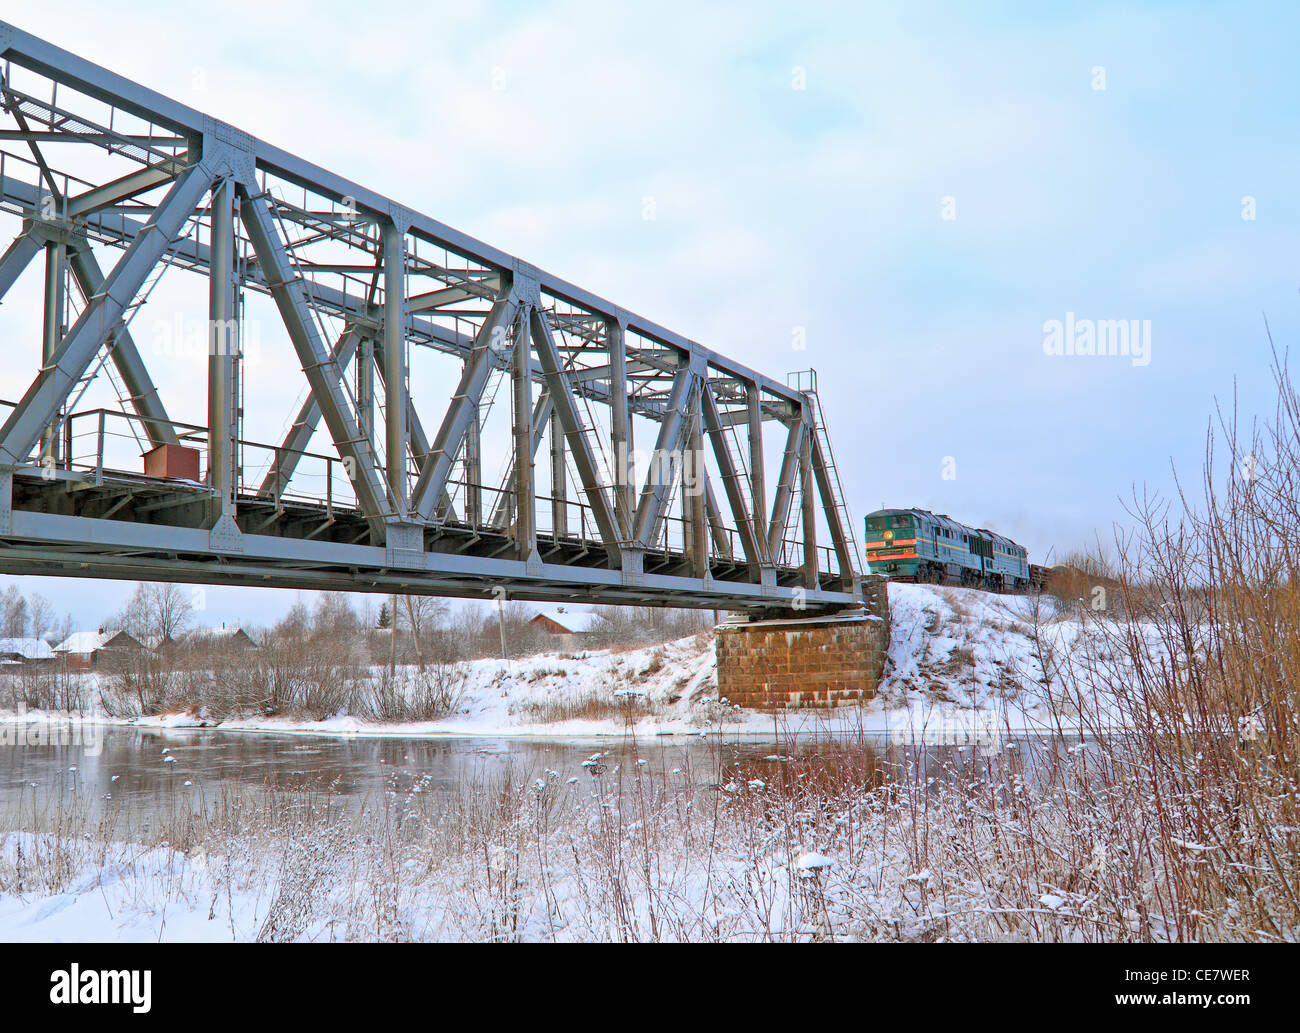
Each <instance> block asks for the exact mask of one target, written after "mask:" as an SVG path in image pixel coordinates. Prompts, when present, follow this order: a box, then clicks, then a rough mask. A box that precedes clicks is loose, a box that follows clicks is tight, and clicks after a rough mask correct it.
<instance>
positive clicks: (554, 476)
mask: <svg viewBox="0 0 1300 1033" xmlns="http://www.w3.org/2000/svg"><path fill="white" fill-rule="evenodd" d="M550 423H551V532H552V533H553V534H554V535H555V536H556V537H557V538H558V537H560V536H561V535H565V534H568V533H569V500H568V497H567V491H566V483H565V481H566V475H565V470H564V424H563V423H562V422H561V421H560V414H559V413H558V412H556V411H555V409H554V408H552V410H551V420H550Z"/></svg>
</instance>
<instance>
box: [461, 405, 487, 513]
mask: <svg viewBox="0 0 1300 1033" xmlns="http://www.w3.org/2000/svg"><path fill="white" fill-rule="evenodd" d="M482 438H483V422H482V415H481V414H480V412H479V409H478V406H475V407H474V411H473V412H472V413H471V414H470V418H469V425H468V426H467V427H466V428H465V519H466V520H467V521H469V523H470V524H471V525H473V526H474V527H478V526H479V524H481V523H482V522H483V440H482Z"/></svg>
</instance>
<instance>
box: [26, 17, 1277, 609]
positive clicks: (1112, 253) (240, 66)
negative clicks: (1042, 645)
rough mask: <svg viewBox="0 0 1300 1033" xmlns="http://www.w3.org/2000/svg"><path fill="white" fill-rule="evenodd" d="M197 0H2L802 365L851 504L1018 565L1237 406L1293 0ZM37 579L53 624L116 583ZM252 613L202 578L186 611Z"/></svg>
mask: <svg viewBox="0 0 1300 1033" xmlns="http://www.w3.org/2000/svg"><path fill="white" fill-rule="evenodd" d="M224 10H225V11H226V12H227V14H226V15H225V16H224V18H223V19H222V20H217V19H216V18H215V17H214V15H213V14H212V9H211V8H193V9H192V8H190V7H189V6H187V5H180V4H131V3H117V4H113V5H105V4H100V3H85V4H78V3H67V4H51V3H49V2H44V0H43V2H39V3H36V2H27V0H11V2H10V3H9V4H7V5H6V12H5V17H6V18H7V19H8V20H10V21H12V22H13V23H15V24H17V25H19V26H20V27H22V28H24V29H26V30H28V31H30V32H34V33H36V34H38V35H42V36H45V37H47V38H49V39H51V40H53V41H54V42H56V43H59V44H60V45H62V46H64V47H66V48H68V49H70V50H73V51H75V52H78V53H80V54H82V55H84V56H86V57H89V58H91V59H92V60H95V61H97V62H99V63H101V64H104V65H106V66H108V67H110V68H112V69H114V70H116V71H119V72H121V73H123V74H125V75H128V76H130V77H131V78H134V79H137V80H138V81H140V82H142V83H144V84H146V85H148V86H151V87H153V88H155V89H158V90H160V91H162V92H164V93H168V94H171V95H173V96H175V97H177V98H178V99H180V100H183V101H185V102H186V103H189V104H191V105H193V106H195V107H198V108H201V109H203V110H206V111H209V112H211V113H212V114H215V115H217V116H219V117H221V118H223V119H225V120H227V121H230V122H233V123H235V124H237V125H239V126H241V127H243V128H245V129H247V130H249V131H251V132H253V133H256V134H257V135H259V136H262V137H265V138H267V139H269V140H272V141H274V142H275V143H277V144H279V145H281V146H283V147H286V148H287V149H289V150H292V151H295V152H296V153H298V154H300V155H302V156H304V157H307V158H309V159H311V160H313V161H316V162H317V163H319V164H322V165H326V166H330V167H332V168H334V169H337V170H338V171H340V172H343V173H345V174H347V175H349V176H350V177H351V178H353V179H356V180H359V181H361V182H364V183H366V184H367V185H369V186H372V187H374V188H375V189H378V190H381V191H383V192H385V193H387V194H389V195H390V196H392V197H394V198H396V199H398V200H400V201H402V202H404V203H406V204H408V205H411V206H412V207H416V208H419V209H422V210H423V211H425V212H427V213H428V214H430V215H432V216H434V217H436V218H439V219H442V220H443V221H446V222H448V223H450V224H452V225H454V226H456V227H458V228H461V229H463V230H466V231H467V232H470V233H472V234H474V235H476V236H478V237H480V238H482V239H485V240H487V241H489V242H491V243H493V244H496V245H498V246H501V247H503V248H506V249H508V250H511V251H513V252H515V253H517V254H520V255H521V256H522V257H525V258H527V259H528V260H530V261H533V262H535V263H537V264H539V265H542V266H544V267H546V268H548V269H550V270H552V271H554V272H556V273H557V274H560V275H562V276H565V277H567V278H569V279H571V280H574V281H576V282H579V283H582V284H583V285H585V286H587V287H589V288H591V289H592V290H594V291H596V292H598V293H600V294H602V295H604V296H605V297H607V298H610V299H612V300H614V301H617V302H618V303H620V304H622V305H624V306H625V307H628V308H631V309H634V310H637V311H639V312H641V313H643V314H644V315H646V316H648V317H651V318H653V319H655V320H657V321H659V322H661V323H663V324H665V325H668V326H671V327H673V328H675V329H677V330H678V331H680V332H682V333H684V334H686V335H688V336H690V337H693V338H695V339H698V340H700V341H702V342H704V343H705V344H707V345H709V346H710V347H713V348H716V349H718V350H720V351H723V352H726V353H729V354H732V355H734V356H736V357H737V358H739V359H741V360H743V361H745V362H747V363H748V364H750V365H752V366H754V367H756V368H758V369H762V370H764V371H765V372H768V373H771V374H774V375H778V376H779V375H782V374H784V373H785V372H786V371H788V370H791V369H797V368H802V367H806V366H808V365H812V366H815V367H816V368H818V370H819V371H820V374H821V385H822V393H823V403H824V406H825V409H826V414H827V418H828V421H829V425H830V431H831V435H832V440H833V441H834V443H835V445H836V448H837V452H838V456H839V460H840V465H841V470H842V472H843V474H844V478H845V481H846V489H847V491H848V494H849V496H850V502H851V504H852V505H853V507H854V510H855V515H856V516H857V517H858V518H859V519H860V518H861V516H862V514H863V513H865V512H866V511H868V510H870V509H874V508H876V507H877V506H879V505H880V504H881V503H886V504H888V505H891V506H895V505H896V506H904V505H919V506H924V507H926V508H931V509H935V510H940V511H944V512H948V513H950V514H952V515H953V516H955V517H957V518H958V519H961V520H963V521H965V522H968V523H972V524H978V525H983V526H989V527H993V528H995V529H997V530H999V531H1002V532H1004V533H1006V534H1008V535H1010V536H1011V537H1013V538H1015V539H1017V540H1019V541H1021V542H1023V543H1024V544H1025V545H1027V546H1028V547H1029V549H1030V552H1031V557H1032V558H1034V559H1036V560H1041V559H1042V558H1043V557H1044V555H1045V554H1046V552H1047V550H1048V549H1049V548H1051V547H1053V546H1055V547H1056V548H1057V549H1058V550H1060V549H1069V548H1071V547H1073V546H1075V545H1078V544H1081V543H1083V542H1085V541H1086V540H1088V539H1089V538H1090V537H1091V536H1092V535H1093V533H1094V532H1095V531H1096V530H1098V529H1100V530H1101V531H1102V533H1103V534H1108V533H1109V530H1108V529H1109V527H1110V525H1111V522H1112V520H1114V519H1116V518H1117V517H1119V516H1121V515H1122V514H1121V511H1120V509H1119V506H1118V503H1117V496H1120V495H1122V494H1127V493H1128V491H1129V489H1130V486H1131V485H1132V484H1133V483H1135V482H1136V483H1141V482H1144V481H1145V482H1149V483H1151V484H1153V485H1158V486H1167V485H1168V484H1169V468H1170V460H1171V459H1172V460H1173V461H1174V462H1175V463H1176V464H1177V465H1178V467H1179V468H1180V469H1182V470H1184V471H1187V472H1192V471H1194V470H1195V469H1196V468H1197V466H1198V463H1199V458H1200V456H1201V452H1202V449H1203V435H1204V430H1205V426H1206V421H1207V418H1208V415H1209V413H1210V411H1211V408H1212V405H1213V402H1214V399H1215V397H1216V396H1217V397H1219V398H1221V399H1226V398H1228V397H1230V395H1231V392H1232V389H1233V381H1234V378H1238V379H1239V382H1240V388H1241V397H1242V402H1243V407H1244V408H1245V409H1246V410H1248V411H1252V410H1259V409H1261V408H1267V407H1268V403H1269V401H1270V398H1271V394H1270V390H1269V388H1270V381H1269V376H1268V368H1267V367H1268V352H1267V341H1266V339H1265V336H1264V318H1265V316H1267V318H1268V320H1269V322H1270V324H1271V326H1272V329H1273V333H1274V337H1275V338H1276V340H1277V341H1278V343H1279V344H1280V345H1282V346H1285V345H1287V344H1288V343H1289V342H1291V341H1293V340H1295V338H1296V334H1297V330H1298V329H1300V299H1297V294H1296V287H1297V270H1296V261H1295V256H1294V250H1295V241H1296V239H1297V231H1298V230H1300V203H1298V202H1297V196H1296V189H1295V186H1294V182H1295V180H1296V173H1297V165H1298V164H1300V163H1298V161H1297V157H1298V155H1297V139H1300V138H1298V137H1297V132H1296V131H1297V122H1298V121H1300V110H1297V107H1296V105H1295V98H1296V96H1297V95H1300V72H1298V71H1297V65H1296V62H1295V59H1294V46H1295V39H1296V34H1297V29H1298V28H1300V25H1297V22H1298V21H1300V19H1298V18H1297V15H1296V13H1295V9H1294V7H1293V5H1288V4H1250V3H1246V4H1242V3H1235V4H1212V3H1201V4H1196V3H1185V2H1180V3H1167V4H1165V3H1151V4H1105V3H1100V4H1098V3H1093V4H1086V5H1085V4H1079V5H1064V4H1052V5H1044V4H1010V3H1006V4H976V3H951V4H940V3H933V4H925V3H905V4H871V5H862V4H844V5H835V4H798V5H795V4H790V5H773V4H759V3H743V4H725V5H700V4H698V3H656V4H653V5H646V6H645V8H644V9H643V10H641V11H640V12H638V11H636V10H633V9H628V8H627V7H625V6H624V5H613V4H606V3H601V2H573V3H528V4H514V5H508V4H503V5H493V4H481V5H480V4H473V3H458V4H455V5H427V6H422V7H421V8H420V9H419V10H418V11H415V10H408V9H407V8H406V5H399V4H386V3H381V2H372V3H368V4H366V5H357V4H355V3H350V2H349V3H333V4H325V5H321V4H308V3H276V4H261V3H245V2H235V3H231V4H226V5H224ZM358 12H363V14H359V13H358ZM1098 67H1101V68H1104V75H1105V89H1104V90H1097V89H1094V88H1093V85H1094V83H1095V82H1096V81H1097V75H1096V73H1095V71H1094V69H1096V68H1098ZM796 69H801V70H802V76H803V80H804V82H805V83H806V88H805V89H795V88H793V85H794V83H795V80H796V78H797V77H798V75H799V73H797V72H796ZM494 85H496V86H501V85H504V88H503V89H494ZM1247 196H1249V197H1253V198H1254V199H1255V209H1256V214H1257V217H1256V218H1255V219H1254V220H1252V221H1246V220H1243V219H1242V211H1243V207H1242V206H1243V198H1244V197H1247ZM646 197H653V198H654V199H655V207H656V214H657V217H656V219H655V220H654V221H652V222H647V221H645V220H643V219H642V204H643V199H644V198H646ZM949 197H950V198H952V199H953V201H954V202H955V211H956V219H954V220H945V219H943V218H941V214H942V206H943V199H944V198H949ZM1067 312H1073V313H1075V314H1076V315H1077V316H1078V317H1079V318H1092V319H1142V320H1150V322H1151V327H1152V331H1151V337H1152V340H1151V348H1152V358H1151V362H1150V364H1149V365H1148V366H1146V367H1143V368H1137V367H1134V366H1133V365H1132V364H1131V363H1130V362H1128V361H1127V360H1126V359H1124V358H1120V357H1115V358H1082V357H1074V358H1068V357H1050V356H1047V355H1044V353H1043V348H1042V341H1043V324H1044V322H1045V321H1047V320H1051V319H1064V317H1065V314H1066V313H1067ZM10 316H11V313H10V311H9V307H8V306H6V309H5V310H4V311H3V312H0V320H6V319H8V318H10ZM14 318H18V317H16V316H15V317H14ZM795 327H803V328H806V339H807V350H806V351H794V350H793V349H792V345H791V342H792V339H793V330H794V328H795ZM18 371H22V372H23V373H24V374H25V375H27V376H30V371H31V366H30V363H28V362H26V361H24V360H23V357H22V356H20V355H18V356H16V355H14V354H6V355H5V356H3V357H2V358H0V374H3V375H4V376H5V377H6V381H7V380H8V379H9V378H11V377H12V378H17V377H19V375H20V374H19V372H18ZM3 393H5V392H0V394H3ZM292 396H293V393H292V392H290V393H289V394H288V395H287V396H286V398H285V399H284V408H286V409H287V408H289V407H290V406H291V404H292ZM278 417H279V413H278V412H277V419H278ZM180 418H182V419H183V418H185V417H184V416H181V417H180ZM196 422H201V420H200V421H196ZM948 456H951V457H952V458H953V459H954V460H955V463H956V470H957V477H956V479H955V480H945V479H943V478H942V476H941V469H942V464H943V461H944V459H945V457H948ZM40 588H41V591H43V592H45V594H47V595H49V596H51V597H52V598H54V599H55V601H56V604H57V605H58V606H59V608H60V610H66V609H71V610H73V612H74V613H75V614H76V616H77V618H78V620H79V622H82V623H91V622H93V621H94V620H95V619H96V618H97V617H98V616H99V613H100V612H101V611H104V610H106V609H111V608H112V605H113V604H114V603H115V602H116V599H117V598H118V596H119V595H121V594H122V593H123V592H124V589H122V588H120V587H117V586H111V585H94V584H92V583H82V582H71V581H67V582H55V581H48V580H47V581H43V582H42V583H41V585H40ZM285 605H286V600H285V596H284V595H283V594H280V593H269V592H251V591H236V590H213V591H212V592H210V593H209V608H210V613H209V616H210V618H211V619H212V620H222V619H226V620H232V619H238V618H240V617H241V616H246V615H249V614H251V615H254V616H255V617H256V618H258V619H268V618H269V617H270V616H272V615H273V614H274V613H275V612H278V611H279V610H280V609H282V608H283V607H284V606H285Z"/></svg>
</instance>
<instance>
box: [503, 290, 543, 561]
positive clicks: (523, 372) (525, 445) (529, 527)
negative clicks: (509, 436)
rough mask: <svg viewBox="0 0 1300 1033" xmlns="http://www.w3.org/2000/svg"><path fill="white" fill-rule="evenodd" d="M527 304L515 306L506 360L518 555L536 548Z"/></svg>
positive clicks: (530, 365)
mask: <svg viewBox="0 0 1300 1033" xmlns="http://www.w3.org/2000/svg"><path fill="white" fill-rule="evenodd" d="M531 311H532V308H531V306H528V305H521V306H519V332H518V333H517V334H516V335H515V349H514V353H513V354H512V356H511V360H510V387H511V399H512V401H513V404H512V405H511V407H510V412H511V417H512V419H511V425H512V429H513V432H514V434H513V436H514V457H515V483H514V491H515V535H514V537H515V545H516V548H517V549H518V555H519V558H520V559H522V560H526V559H528V558H529V557H530V556H532V555H533V553H534V552H535V551H536V550H537V493H536V492H535V491H534V490H533V456H532V450H533V365H532V349H531V348H529V346H528V338H529V333H528V329H529V318H528V317H529V314H530V312H531Z"/></svg>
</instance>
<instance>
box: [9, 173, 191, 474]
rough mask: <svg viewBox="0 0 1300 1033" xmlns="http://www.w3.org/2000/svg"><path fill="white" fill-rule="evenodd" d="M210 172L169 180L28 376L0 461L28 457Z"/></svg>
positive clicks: (187, 215) (178, 229)
mask: <svg viewBox="0 0 1300 1033" xmlns="http://www.w3.org/2000/svg"><path fill="white" fill-rule="evenodd" d="M212 178H213V177H212V172H211V171H210V170H209V169H208V168H207V167H206V166H204V165H199V166H197V167H196V168H194V169H192V170H191V171H190V172H188V173H186V175H185V176H184V177H183V178H181V179H179V180H177V181H176V183H175V184H173V185H172V188H171V190H169V191H168V192H167V196H166V197H165V198H163V200H162V202H161V203H160V204H159V205H158V207H157V208H156V209H154V212H153V215H151V216H150V218H149V221H148V222H147V223H146V224H145V227H144V229H143V230H142V231H141V233H140V234H139V235H138V236H137V237H136V238H135V240H134V241H133V242H132V244H131V246H130V247H129V248H127V251H126V254H124V255H123V256H122V257H121V258H120V259H119V260H118V263H117V265H115V266H114V267H113V271H112V272H110V273H109V274H108V277H107V278H106V279H105V280H104V284H103V287H102V288H101V290H100V292H99V293H98V294H96V295H95V296H94V297H93V298H92V299H91V302H90V304H89V305H87V306H86V308H85V310H84V311H83V312H82V313H81V316H80V317H79V318H78V319H77V322H76V324H75V325H74V326H73V327H72V329H71V330H69V331H68V333H67V335H66V336H65V337H64V338H63V342H62V344H60V346H59V348H58V351H57V352H56V353H55V354H54V356H53V357H52V358H51V361H50V362H49V364H48V365H46V366H45V367H44V368H43V369H42V370H41V372H40V373H39V374H38V375H37V377H36V379H35V380H34V381H32V383H31V386H29V387H28V389H27V391H26V393H25V394H24V395H23V398H22V400H21V401H20V402H19V403H18V406H17V408H15V409H14V411H13V412H11V413H10V414H9V418H8V419H7V420H6V421H5V423H4V426H3V427H0V465H13V466H16V465H20V464H22V463H25V462H26V461H27V458H28V456H29V455H30V454H31V451H32V448H33V447H34V446H35V445H36V442H37V440H38V439H39V438H40V435H41V428H42V427H46V426H48V425H49V423H50V421H51V420H52V419H53V418H54V415H55V413H57V412H58V410H59V406H60V405H62V404H63V402H64V400H65V399H66V398H67V396H68V392H69V391H70V390H71V389H72V388H73V386H74V385H75V384H76V383H77V381H78V380H80V379H81V377H83V376H84V375H85V372H86V370H87V368H89V366H90V363H91V362H92V361H93V360H94V358H95V355H96V353H97V352H98V351H99V349H100V348H101V347H102V346H103V344H104V342H105V341H106V340H107V339H108V336H109V334H111V333H112V332H113V331H114V330H115V329H116V328H117V326H118V323H119V321H120V320H121V318H122V316H123V314H124V313H125V312H126V309H127V306H128V305H130V304H131V302H132V300H133V299H134V298H135V296H136V294H137V293H138V292H139V290H140V288H141V287H142V286H143V285H144V282H145V279H146V278H147V277H148V275H149V273H150V272H151V271H152V270H153V269H154V267H155V266H156V265H157V264H158V261H159V260H160V259H161V258H162V256H163V253H164V252H165V251H166V250H167V245H168V244H169V243H171V241H172V239H173V238H174V237H176V236H177V235H178V234H179V233H180V232H181V230H182V229H183V228H184V226H185V223H186V222H187V221H188V220H189V218H190V215H191V214H192V213H193V211H194V208H195V206H197V205H198V203H199V202H200V201H201V200H202V198H203V195H204V194H205V193H207V190H208V187H209V186H211V184H212Z"/></svg>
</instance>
